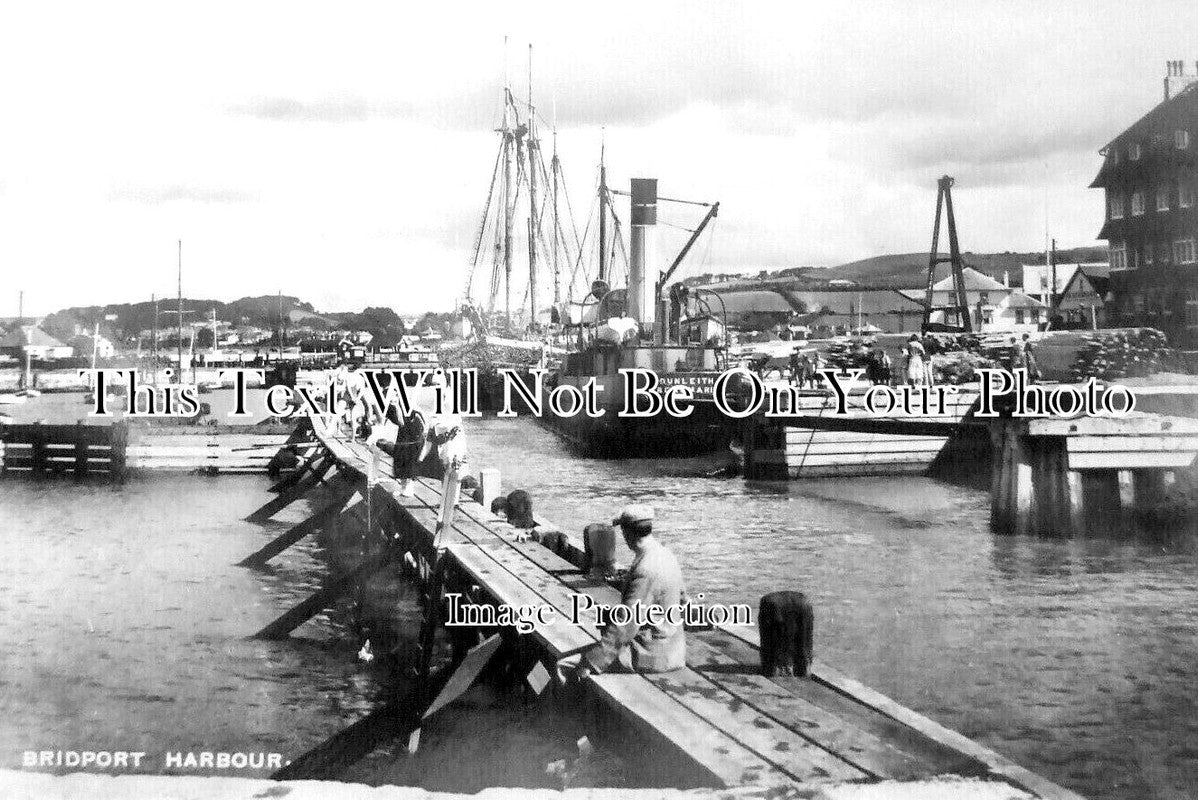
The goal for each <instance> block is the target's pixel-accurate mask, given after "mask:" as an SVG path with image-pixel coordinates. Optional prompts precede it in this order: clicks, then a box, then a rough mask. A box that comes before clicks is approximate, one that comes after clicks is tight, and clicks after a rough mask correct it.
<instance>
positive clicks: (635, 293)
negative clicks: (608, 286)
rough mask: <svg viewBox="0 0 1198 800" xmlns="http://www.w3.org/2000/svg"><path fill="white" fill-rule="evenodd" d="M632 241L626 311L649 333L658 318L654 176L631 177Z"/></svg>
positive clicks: (655, 188) (655, 179)
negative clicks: (654, 233) (654, 232)
mask: <svg viewBox="0 0 1198 800" xmlns="http://www.w3.org/2000/svg"><path fill="white" fill-rule="evenodd" d="M631 194H632V213H631V222H632V242H631V249H630V252H629V254H628V261H629V264H628V315H629V316H630V317H632V318H633V319H635V320H636V321H637V322H639V323H640V327H641V331H642V332H645V333H651V332H652V331H653V327H654V322H655V321H656V319H657V268H656V266H655V264H656V263H657V259H656V257H655V252H654V247H653V245H654V239H655V238H656V237H655V236H654V235H653V231H654V229H655V228H656V227H657V178H633V179H632V192H631Z"/></svg>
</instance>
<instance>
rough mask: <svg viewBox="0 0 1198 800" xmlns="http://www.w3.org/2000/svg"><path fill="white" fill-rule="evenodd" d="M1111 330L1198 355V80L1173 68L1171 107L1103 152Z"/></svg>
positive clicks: (1099, 180)
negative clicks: (1139, 328)
mask: <svg viewBox="0 0 1198 800" xmlns="http://www.w3.org/2000/svg"><path fill="white" fill-rule="evenodd" d="M1101 153H1102V155H1103V157H1104V159H1105V160H1104V161H1103V165H1102V169H1101V170H1099V172H1098V176H1097V177H1096V178H1094V182H1093V183H1092V184H1090V186H1091V187H1092V188H1100V189H1104V190H1105V192H1106V224H1105V225H1103V227H1102V231H1101V232H1100V233H1099V234H1098V238H1099V239H1106V240H1107V241H1108V242H1109V244H1110V267H1111V272H1110V292H1111V297H1110V303H1109V304H1108V305H1107V309H1106V310H1107V324H1108V325H1110V326H1124V325H1148V326H1152V327H1155V328H1160V329H1161V330H1163V331H1165V333H1166V334H1168V336H1169V341H1170V342H1171V343H1172V344H1174V346H1177V347H1183V348H1187V349H1193V348H1195V347H1198V202H1196V200H1195V196H1196V195H1198V75H1190V74H1188V73H1187V71H1186V68H1185V65H1184V64H1183V63H1182V62H1180V61H1170V62H1169V63H1168V76H1167V77H1166V78H1165V99H1164V101H1163V102H1162V103H1161V104H1160V105H1158V106H1157V107H1156V108H1154V109H1152V110H1151V111H1149V112H1148V113H1147V114H1146V115H1144V117H1143V118H1141V119H1140V120H1139V121H1138V122H1136V123H1135V124H1134V125H1132V126H1131V127H1130V128H1128V129H1127V130H1125V131H1124V132H1123V133H1121V134H1119V135H1118V136H1117V137H1116V138H1115V139H1114V140H1113V141H1112V142H1111V143H1110V144H1108V145H1107V146H1106V147H1104V148H1103V149H1102V151H1101Z"/></svg>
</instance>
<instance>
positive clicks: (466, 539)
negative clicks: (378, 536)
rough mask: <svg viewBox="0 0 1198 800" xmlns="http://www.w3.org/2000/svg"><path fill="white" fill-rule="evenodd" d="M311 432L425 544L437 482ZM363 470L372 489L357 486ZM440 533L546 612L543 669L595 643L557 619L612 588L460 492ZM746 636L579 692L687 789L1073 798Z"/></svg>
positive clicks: (604, 598)
mask: <svg viewBox="0 0 1198 800" xmlns="http://www.w3.org/2000/svg"><path fill="white" fill-rule="evenodd" d="M313 428H314V431H315V434H316V437H317V440H318V441H319V442H320V443H321V445H322V446H323V448H324V449H325V450H326V451H327V453H328V455H329V456H330V457H331V458H332V460H334V461H335V462H336V469H337V475H338V476H339V480H345V476H347V475H348V476H350V480H351V481H354V480H356V481H359V482H361V483H362V484H363V485H362V486H361V488H360V491H362V492H363V493H367V492H370V493H371V496H372V497H376V498H378V499H379V500H382V501H385V502H389V504H390V506H391V508H392V509H393V510H394V511H395V512H396V513H398V514H399V515H400V516H401V517H404V518H405V519H406V520H407V521H408V522H409V523H410V524H412V525H415V526H418V528H420V529H423V530H424V531H425V532H427V535H428V538H429V540H430V541H431V537H432V534H433V531H434V530H435V528H436V524H437V518H438V514H439V509H440V505H441V492H440V489H441V487H440V482H436V481H432V480H428V479H419V480H417V481H416V482H415V485H414V487H413V488H414V494H413V496H411V497H403V496H401V495H400V491H399V489H400V487H399V484H398V482H396V481H395V480H393V479H392V478H391V477H389V476H390V473H391V463H390V459H389V458H388V457H386V456H385V455H382V454H379V453H374V452H371V450H370V449H369V448H367V447H366V446H365V445H363V444H359V443H353V442H348V441H345V440H343V439H339V438H337V437H336V436H335V435H334V433H333V431H332V430H331V429H330V428H329V427H327V426H326V425H325V424H324V423H323V422H322V421H321V420H318V419H314V420H313ZM368 476H370V477H371V479H372V481H373V488H372V489H371V488H368V487H367V486H365V485H364V484H365V482H366V480H367V477H368ZM442 541H443V544H444V545H445V550H444V553H445V558H446V559H448V562H449V563H450V564H451V565H452V567H453V568H454V569H456V570H458V571H460V573H461V574H463V575H464V576H466V577H467V579H468V582H470V583H473V584H475V585H477V586H478V587H479V588H480V589H481V590H482V591H483V592H485V593H486V594H487V595H489V596H490V597H491V598H493V599H494V600H495V601H496V602H499V603H504V604H508V605H512V606H522V605H535V606H540V605H548V606H552V607H553V608H554V609H555V610H556V612H557V614H556V616H555V619H554V622H553V624H549V625H540V626H535V627H534V630H533V631H532V633H531V634H530V636H531V637H532V640H533V641H534V642H535V644H536V645H537V648H538V650H539V651H540V653H541V660H542V661H543V663H545V664H546V666H548V667H549V668H550V669H552V666H553V662H554V661H555V660H556V659H558V658H561V657H563V656H565V655H570V654H573V653H577V652H579V651H581V650H583V649H586V648H588V647H590V646H591V645H592V644H593V643H594V642H596V641H597V640H598V637H599V631H598V630H597V629H595V628H594V627H592V626H590V625H588V624H586V623H581V622H580V623H579V624H573V623H571V621H570V613H569V611H570V609H571V607H572V605H573V603H574V598H575V597H576V596H577V595H579V594H582V595H586V596H589V597H591V598H592V599H594V600H595V601H596V602H599V603H607V604H615V603H618V602H619V599H620V594H619V591H618V590H617V589H616V588H614V587H613V586H611V585H609V584H607V583H606V582H603V581H599V580H595V579H592V578H590V577H589V576H587V575H584V574H582V573H581V572H580V571H579V570H578V568H577V566H576V565H574V564H572V563H571V562H569V561H567V560H566V559H564V558H562V557H560V556H558V555H556V554H555V553H552V552H550V551H549V550H547V549H546V548H544V547H541V546H540V545H539V544H537V543H535V542H529V541H525V540H524V537H523V536H522V535H521V534H520V532H518V531H517V530H516V529H514V528H513V527H512V526H510V525H508V524H507V523H506V522H505V521H503V520H501V519H498V518H496V517H495V516H494V515H492V514H491V513H490V512H489V511H488V510H487V509H485V508H483V507H482V506H480V505H478V504H477V503H475V502H473V501H472V500H469V499H465V498H464V499H463V500H462V501H461V502H460V503H459V505H458V508H457V512H456V514H455V517H454V520H453V523H452V526H451V528H450V529H449V530H448V531H446V532H445V533H443V540H442ZM755 633H756V632H755V630H745V629H726V630H725V629H716V630H710V631H705V632H701V633H697V632H690V633H688V635H687V636H688V644H687V650H688V657H687V667H686V668H685V669H682V670H677V671H674V672H670V673H664V674H656V675H650V674H638V673H605V674H602V675H593V676H590V677H588V678H587V680H586V681H585V682H584V688H585V689H586V691H587V692H588V693H589V694H590V696H591V697H592V698H593V699H594V700H595V701H597V702H598V703H600V704H601V705H602V706H604V707H605V708H606V709H607V711H608V712H609V714H610V716H611V718H612V719H615V720H619V721H620V722H621V723H622V724H625V725H627V726H628V727H629V728H630V729H631V731H632V732H633V733H634V734H635V736H636V737H637V740H638V741H639V742H641V743H642V749H643V751H644V752H651V753H652V754H653V758H654V759H655V760H656V759H658V758H659V757H660V759H662V760H669V761H672V762H674V763H679V764H684V765H685V766H686V768H687V771H688V772H689V774H690V778H689V779H688V780H689V783H690V785H696V786H703V785H706V786H716V787H738V786H767V787H793V786H796V785H798V786H805V787H809V786H814V785H819V784H826V783H844V782H853V781H880V780H885V779H898V780H913V779H921V778H930V777H935V776H939V775H945V774H960V775H972V776H978V777H984V778H989V779H993V780H1001V781H1005V782H1008V783H1010V784H1012V785H1015V786H1017V787H1019V788H1022V789H1024V790H1026V791H1031V792H1033V793H1034V794H1036V795H1037V796H1039V797H1045V798H1059V800H1075V799H1076V798H1077V797H1078V795H1076V794H1074V793H1072V792H1070V791H1068V790H1065V789H1063V788H1061V787H1058V786H1055V785H1054V784H1052V783H1050V782H1049V781H1047V780H1045V779H1043V778H1041V777H1040V776H1037V775H1034V774H1033V773H1031V772H1028V771H1027V770H1024V769H1022V768H1020V767H1018V766H1017V765H1014V764H1012V763H1011V762H1010V761H1009V760H1007V759H1005V758H1004V757H1002V756H1000V755H998V754H997V753H993V752H992V751H989V750H987V749H986V748H983V747H981V746H980V745H977V744H976V743H974V742H971V741H970V740H968V739H966V738H965V737H963V736H960V734H955V733H953V732H951V731H948V730H946V729H944V728H942V727H940V726H938V725H937V724H936V723H934V722H932V721H931V720H928V719H926V718H924V717H921V716H920V715H918V714H916V713H915V712H913V711H910V710H909V709H905V708H903V707H902V706H901V705H899V704H898V703H896V702H894V701H893V700H890V699H889V698H886V697H884V696H883V695H881V694H879V693H877V692H875V691H873V690H871V689H868V687H864V686H862V685H860V684H858V683H856V682H854V681H852V679H849V678H847V677H846V676H843V675H841V674H840V673H837V672H835V670H832V669H831V668H829V667H825V666H822V665H821V666H819V668H818V669H817V671H816V673H815V676H814V677H813V678H789V679H787V678H777V679H771V678H766V677H763V676H762V675H760V669H759V666H758V663H759V658H758V655H757V642H756V637H755Z"/></svg>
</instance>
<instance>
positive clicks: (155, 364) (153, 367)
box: [150, 294, 158, 386]
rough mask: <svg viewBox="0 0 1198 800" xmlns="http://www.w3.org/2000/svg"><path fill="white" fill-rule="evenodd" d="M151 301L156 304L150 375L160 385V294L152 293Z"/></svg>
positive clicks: (151, 333) (152, 330)
mask: <svg viewBox="0 0 1198 800" xmlns="http://www.w3.org/2000/svg"><path fill="white" fill-rule="evenodd" d="M150 302H151V303H153V304H154V325H153V327H151V328H150V375H151V378H152V380H153V382H154V385H155V386H157V385H158V295H156V294H151V295H150Z"/></svg>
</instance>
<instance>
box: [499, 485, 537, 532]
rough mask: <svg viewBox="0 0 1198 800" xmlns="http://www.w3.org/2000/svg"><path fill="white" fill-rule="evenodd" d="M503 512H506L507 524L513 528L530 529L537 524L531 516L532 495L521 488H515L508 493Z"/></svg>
mask: <svg viewBox="0 0 1198 800" xmlns="http://www.w3.org/2000/svg"><path fill="white" fill-rule="evenodd" d="M504 512H505V513H506V514H507V521H508V524H509V525H511V526H512V527H513V528H525V529H528V530H531V529H532V528H535V527H536V526H537V521H536V520H535V519H533V518H532V495H530V494H529V493H528V492H526V491H524V490H523V489H516V490H515V491H514V492H511V493H509V494H508V496H507V502H506V503H505V505H504Z"/></svg>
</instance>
